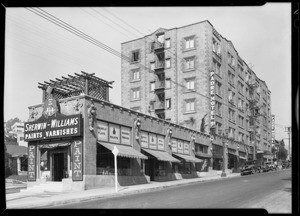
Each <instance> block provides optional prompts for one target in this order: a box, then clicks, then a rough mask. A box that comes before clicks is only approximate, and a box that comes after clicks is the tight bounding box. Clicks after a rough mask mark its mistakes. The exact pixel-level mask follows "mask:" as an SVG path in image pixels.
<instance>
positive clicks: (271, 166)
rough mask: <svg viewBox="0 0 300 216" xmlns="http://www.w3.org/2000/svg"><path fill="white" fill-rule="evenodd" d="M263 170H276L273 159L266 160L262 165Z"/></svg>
mask: <svg viewBox="0 0 300 216" xmlns="http://www.w3.org/2000/svg"><path fill="white" fill-rule="evenodd" d="M262 170H263V172H269V171H273V170H276V165H275V164H274V163H273V162H271V161H269V162H265V163H264V165H263V166H262Z"/></svg>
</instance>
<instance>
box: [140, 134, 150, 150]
mask: <svg viewBox="0 0 300 216" xmlns="http://www.w3.org/2000/svg"><path fill="white" fill-rule="evenodd" d="M148 138H149V136H148V133H146V132H141V146H142V147H143V148H149V143H148Z"/></svg>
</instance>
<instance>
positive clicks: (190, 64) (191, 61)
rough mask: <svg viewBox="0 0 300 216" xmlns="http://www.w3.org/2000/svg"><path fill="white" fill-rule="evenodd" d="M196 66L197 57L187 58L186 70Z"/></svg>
mask: <svg viewBox="0 0 300 216" xmlns="http://www.w3.org/2000/svg"><path fill="white" fill-rule="evenodd" d="M194 67H195V58H194V57H192V58H186V59H185V70H191V69H194Z"/></svg>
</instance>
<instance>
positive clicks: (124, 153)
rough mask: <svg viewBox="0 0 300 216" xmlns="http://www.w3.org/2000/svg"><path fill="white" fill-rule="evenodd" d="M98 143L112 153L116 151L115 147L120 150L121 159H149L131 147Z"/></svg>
mask: <svg viewBox="0 0 300 216" xmlns="http://www.w3.org/2000/svg"><path fill="white" fill-rule="evenodd" d="M98 143H99V144H100V145H102V146H104V147H105V148H107V149H108V150H110V151H112V150H113V149H114V146H116V147H117V148H118V150H119V153H118V156H120V157H128V158H140V159H148V157H147V156H145V155H143V154H142V153H140V152H139V151H137V150H135V149H134V148H132V147H130V146H124V145H115V144H112V143H105V142H98Z"/></svg>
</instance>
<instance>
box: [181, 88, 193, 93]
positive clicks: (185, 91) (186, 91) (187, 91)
mask: <svg viewBox="0 0 300 216" xmlns="http://www.w3.org/2000/svg"><path fill="white" fill-rule="evenodd" d="M191 92H196V90H195V89H193V90H184V91H183V92H182V93H183V94H186V93H191Z"/></svg>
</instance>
